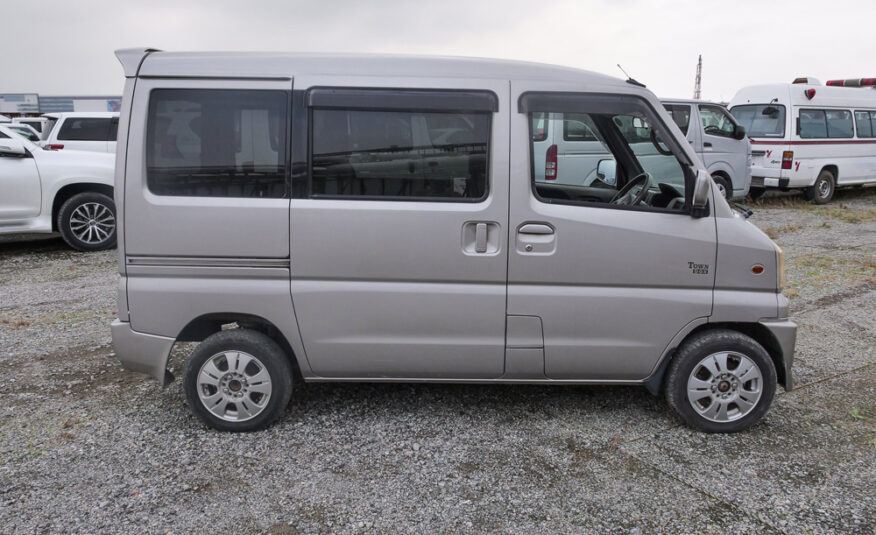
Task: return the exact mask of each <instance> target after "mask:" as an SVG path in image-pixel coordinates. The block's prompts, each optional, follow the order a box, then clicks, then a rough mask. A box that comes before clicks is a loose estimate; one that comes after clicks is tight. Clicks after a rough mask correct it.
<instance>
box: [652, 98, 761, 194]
mask: <svg viewBox="0 0 876 535" xmlns="http://www.w3.org/2000/svg"><path fill="white" fill-rule="evenodd" d="M661 102H663V107H664V108H666V111H667V112H669V115H670V116H671V117H672V119H673V120H674V121H675V124H677V125H678V128H679V129H681V131H682V133H683V134H684V135H685V136H686V137H687V140H688V142H690V144H691V146H692V147H693V148H694V151H696V153H697V155H699V157H700V159H701V160H702V161H703V164H705V166H706V169H707V170H708V171H709V174H711V175H712V179H713V180H714V181H715V183H716V184H717V185H718V189H719V190H720V191H721V193H722V194H724V196H725V197H727V198H728V199H736V198H739V199H741V198H744V197H745V196H746V195H747V194H748V189H749V186H750V184H751V143H750V142H749V140H748V138H747V137H746V135H745V128H743V127H742V126H740V125H739V124H738V123H737V122H736V120H735V119H734V118H733V116H732V115H730V112H728V111H727V109H726V108H724V106H721V105H720V104H716V103H714V102H706V101H703V100H682V99H661ZM691 124H693V125H696V126H697V127H696V128H691V127H690V125H691Z"/></svg>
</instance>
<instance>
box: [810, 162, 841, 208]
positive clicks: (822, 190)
mask: <svg viewBox="0 0 876 535" xmlns="http://www.w3.org/2000/svg"><path fill="white" fill-rule="evenodd" d="M835 191H836V177H834V176H833V173H831V172H830V171H828V170H827V169H824V170H823V171H821V173H819V174H818V178H816V179H815V184H812V186H810V187H808V188H806V198H807V199H809V200H810V201H812V202H814V203H815V204H826V203H828V202H830V200H831V199H833V194H834V192H835Z"/></svg>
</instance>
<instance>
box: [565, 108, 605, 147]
mask: <svg viewBox="0 0 876 535" xmlns="http://www.w3.org/2000/svg"><path fill="white" fill-rule="evenodd" d="M592 124H593V123H591V122H590V117H588V116H587V114H586V113H567V114H566V116H565V118H564V120H563V141H573V142H574V141H599V140H598V139H596V135H595V134H594V133H593V129H592V128H591V125H592Z"/></svg>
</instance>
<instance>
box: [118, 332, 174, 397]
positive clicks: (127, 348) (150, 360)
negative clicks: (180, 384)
mask: <svg viewBox="0 0 876 535" xmlns="http://www.w3.org/2000/svg"><path fill="white" fill-rule="evenodd" d="M110 327H111V329H112V334H113V347H114V348H115V351H116V358H117V359H119V362H121V363H122V366H124V367H125V369H127V370H130V371H132V372H138V373H145V374H146V375H149V376H150V377H152V378H153V379H155V380H157V381H158V382H159V383H161V386H164V385H166V384H167V377H166V376H167V373H166V372H167V359H168V357H169V356H170V350H171V348H172V347H173V342H174V339H173V338H167V337H164V336H155V335H153V334H145V333H138V332H137V331H134V330H133V329H131V324H130V323H129V322H127V321H121V320H115V321H113V322H112V325H111V326H110Z"/></svg>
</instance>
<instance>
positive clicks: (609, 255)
mask: <svg viewBox="0 0 876 535" xmlns="http://www.w3.org/2000/svg"><path fill="white" fill-rule="evenodd" d="M518 99H519V109H518V110H515V111H516V112H517V113H514V114H512V119H511V121H512V127H511V128H512V140H511V145H512V147H515V148H516V149H517V150H514V151H512V161H511V169H512V170H513V171H512V174H511V189H510V191H511V199H510V206H511V210H510V225H509V230H510V232H511V236H510V241H509V243H510V247H509V259H508V281H509V282H508V314H509V315H522V316H536V317H539V318H540V319H541V325H542V328H543V334H544V370H545V375H546V376H547V377H548V378H552V379H594V380H640V379H643V378H645V377H647V376H648V375H649V374H650V373H651V372H652V370H653V369H654V367H655V365H656V363H657V361H658V359H659V357H660V356H661V354H662V353H663V352H664V350H665V349H666V348H667V346H668V344H669V343H670V341H671V339H672V338H673V337H674V336H675V335H676V334H677V333H678V332H679V331H680V330H682V329H683V328H684V327H685V326H686V325H688V324H689V323H690V322H693V321H695V320H697V319H698V318H703V317H706V316H708V315H709V314H710V313H711V308H712V286H713V282H714V273H715V266H714V264H715V254H716V237H715V222H714V220H713V219H712V218H711V217H703V218H694V217H692V216H691V215H690V203H689V201H688V199H689V198H690V196H691V192H692V187H693V179H694V176H695V168H694V167H693V158H694V157H695V156H694V155H693V153H692V152H691V151H690V150H689V149H682V148H681V143H686V142H684V141H682V142H681V143H680V142H678V141H675V140H674V138H671V135H670V134H668V133H667V132H668V131H667V128H666V125H665V124H664V123H663V122H662V119H661V118H660V117H658V115H657V114H656V112H655V108H656V106H659V104H658V103H657V102H656V101H653V102H652V101H650V100H646V99H644V98H642V97H640V96H635V95H632V94H631V95H629V96H620V95H599V94H586V93H578V94H576V93H568V92H563V93H550V92H546V91H545V92H542V91H538V90H537V88H534V87H530V86H527V85H523V84H512V101H513V102H518ZM538 114H542V115H544V114H547V115H548V120H551V121H553V120H564V117H567V116H568V115H569V114H575V115H576V116H577V119H578V120H581V119H582V116H586V117H587V121H588V123H592V124H594V125H595V128H596V130H595V132H594V134H595V136H596V137H597V138H598V139H599V141H600V142H601V143H602V144H603V146H604V150H605V152H606V153H609V154H610V155H611V156H609V157H612V156H613V158H614V160H615V161H616V164H615V165H616V171H615V173H616V183H615V184H606V183H597V184H595V185H590V186H588V187H582V186H580V185H579V184H580V181H579V180H578V179H577V178H576V177H574V176H569V177H566V176H563V175H562V174H560V176H559V178H558V180H557V181H556V182H555V183H551V184H547V183H543V182H540V181H537V180H534V177H536V176H537V174H536V173H535V172H534V170H533V166H534V165H536V164H537V163H538V162H535V163H534V162H532V161H531V156H530V155H531V153H532V149H531V143H532V141H531V139H532V134H531V133H530V131H529V130H530V127H531V125H532V116H533V115H538ZM652 133H653V134H654V135H653V136H652ZM667 139H668V140H669V142H668V143H667V142H665V141H664V140H667ZM643 154H644V155H646V156H642V155H643ZM661 158H662V159H661ZM642 160H646V161H642ZM658 160H659V161H658ZM597 165H598V164H597ZM649 170H650V171H649ZM578 172H580V173H582V174H584V173H590V172H594V170H587V169H581V170H578ZM595 189H600V190H604V192H603V194H595V193H594V191H595Z"/></svg>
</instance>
